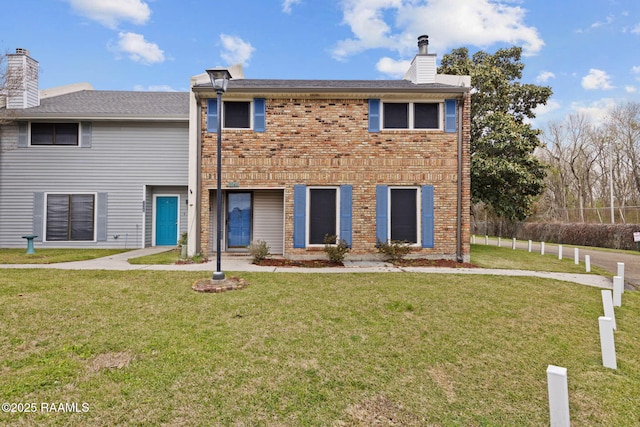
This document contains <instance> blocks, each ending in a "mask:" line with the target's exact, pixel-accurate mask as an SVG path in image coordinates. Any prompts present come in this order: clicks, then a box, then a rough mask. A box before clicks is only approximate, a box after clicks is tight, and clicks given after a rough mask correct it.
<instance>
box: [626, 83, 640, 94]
mask: <svg viewBox="0 0 640 427" xmlns="http://www.w3.org/2000/svg"><path fill="white" fill-rule="evenodd" d="M624 90H625V91H626V92H627V93H636V92H637V91H638V88H637V87H635V86H631V85H628V86H625V87H624Z"/></svg>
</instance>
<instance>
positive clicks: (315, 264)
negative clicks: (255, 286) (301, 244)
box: [256, 258, 344, 268]
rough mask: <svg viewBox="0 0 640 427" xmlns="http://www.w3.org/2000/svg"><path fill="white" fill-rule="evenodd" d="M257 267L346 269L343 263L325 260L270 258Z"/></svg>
mask: <svg viewBox="0 0 640 427" xmlns="http://www.w3.org/2000/svg"><path fill="white" fill-rule="evenodd" d="M256 265H263V266H266V267H306V268H323V267H344V265H343V264H342V263H341V262H338V263H336V262H331V261H328V260H324V259H309V260H292V259H284V258H268V259H263V260H262V261H260V262H258V263H257V264H256Z"/></svg>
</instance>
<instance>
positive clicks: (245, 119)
mask: <svg viewBox="0 0 640 427" xmlns="http://www.w3.org/2000/svg"><path fill="white" fill-rule="evenodd" d="M222 105H223V107H224V113H223V115H222V117H223V118H224V126H223V127H225V128H234V129H249V128H251V113H250V112H251V103H250V102H248V101H246V102H241V101H225V102H223V103H222Z"/></svg>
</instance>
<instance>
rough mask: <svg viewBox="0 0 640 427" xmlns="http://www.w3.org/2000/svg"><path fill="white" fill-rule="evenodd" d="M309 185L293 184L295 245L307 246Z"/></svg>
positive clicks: (298, 246) (299, 246) (295, 246)
mask: <svg viewBox="0 0 640 427" xmlns="http://www.w3.org/2000/svg"><path fill="white" fill-rule="evenodd" d="M306 211H307V186H306V185H302V184H298V185H294V186H293V247H294V248H304V247H305V240H306V238H305V231H306V228H307V227H306V224H307V221H306V220H307V214H306Z"/></svg>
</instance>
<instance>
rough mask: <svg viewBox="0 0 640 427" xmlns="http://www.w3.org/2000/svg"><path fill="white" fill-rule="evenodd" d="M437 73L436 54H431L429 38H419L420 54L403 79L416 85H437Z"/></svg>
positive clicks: (414, 59) (412, 62)
mask: <svg viewBox="0 0 640 427" xmlns="http://www.w3.org/2000/svg"><path fill="white" fill-rule="evenodd" d="M437 72H438V67H437V65H436V54H435V53H429V36H420V37H418V54H417V55H416V56H415V58H413V61H411V66H410V67H409V70H408V71H407V73H406V74H405V75H404V77H403V79H404V80H409V81H411V83H414V84H423V83H435V81H436V73H437Z"/></svg>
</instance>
